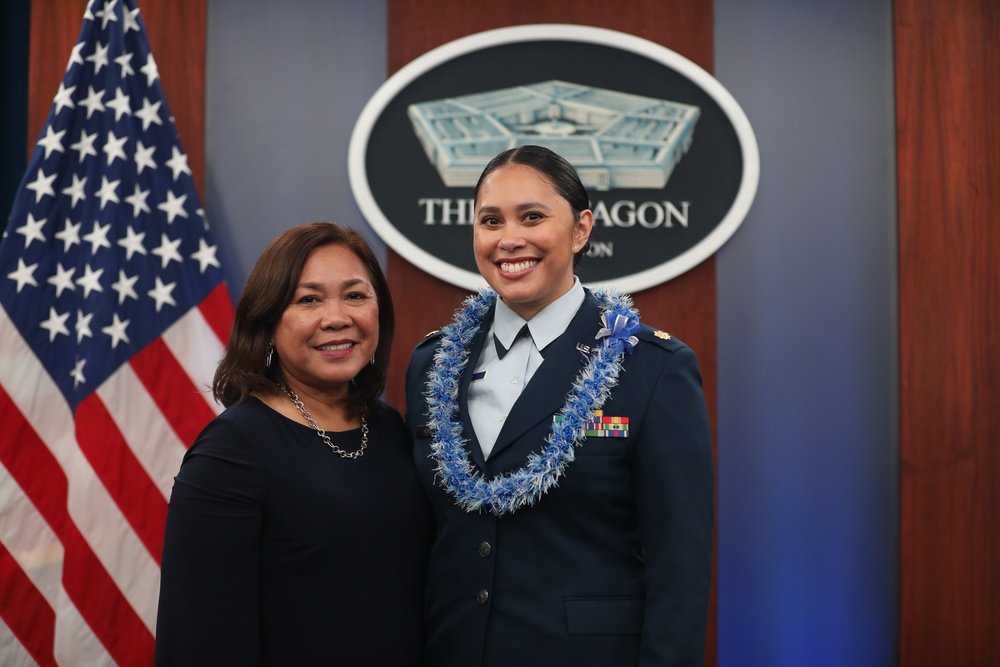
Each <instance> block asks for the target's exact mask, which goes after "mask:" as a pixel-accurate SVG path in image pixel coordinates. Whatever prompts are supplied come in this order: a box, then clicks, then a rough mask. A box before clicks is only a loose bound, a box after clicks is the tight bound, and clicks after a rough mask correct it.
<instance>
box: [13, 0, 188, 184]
mask: <svg viewBox="0 0 1000 667" xmlns="http://www.w3.org/2000/svg"><path fill="white" fill-rule="evenodd" d="M137 6H138V7H139V13H140V15H141V16H142V19H143V22H144V23H145V24H146V31H147V33H148V36H149V43H150V49H152V52H153V58H154V59H155V60H156V66H157V68H158V70H159V72H160V81H161V83H162V84H163V90H164V94H165V95H166V97H167V104H169V105H170V111H171V113H172V114H173V116H174V122H175V123H176V125H177V133H178V134H179V135H180V139H181V144H182V145H183V146H184V152H186V153H187V155H188V165H189V166H190V167H191V172H192V174H193V176H194V182H195V187H196V188H197V189H198V193H199V195H202V194H203V193H204V191H205V189H204V187H203V182H204V173H205V157H204V155H205V0H185V1H184V2H183V3H181V2H171V0H139V2H138V5H137ZM85 7H86V4H85V3H83V2H80V0H33V1H32V3H31V46H30V62H29V64H28V71H29V80H28V155H29V156H30V155H31V151H32V150H33V149H34V146H35V141H37V139H38V136H39V134H40V132H41V131H42V126H43V125H44V124H45V119H46V117H47V116H48V114H49V109H50V108H51V106H52V98H53V97H55V94H56V91H57V90H58V89H59V83H60V82H61V81H62V78H63V75H64V74H65V72H66V63H68V62H69V56H70V53H71V52H72V51H73V45H74V44H76V39H77V37H78V36H79V34H80V27H81V26H82V25H83V12H84V9H85ZM84 55H85V56H86V55H87V54H84ZM202 201H203V202H204V197H203V196H202Z"/></svg>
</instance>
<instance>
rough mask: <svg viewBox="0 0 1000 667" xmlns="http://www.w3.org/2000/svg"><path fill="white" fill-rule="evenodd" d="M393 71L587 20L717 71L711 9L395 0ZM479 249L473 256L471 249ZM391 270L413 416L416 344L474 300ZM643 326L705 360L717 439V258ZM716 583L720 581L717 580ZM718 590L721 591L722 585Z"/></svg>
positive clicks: (666, 291) (414, 273)
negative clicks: (515, 33)
mask: <svg viewBox="0 0 1000 667" xmlns="http://www.w3.org/2000/svg"><path fill="white" fill-rule="evenodd" d="M388 7H389V14H388V26H389V53H388V66H389V74H392V73H394V72H395V71H396V70H398V69H399V68H401V67H403V66H404V65H406V64H407V63H409V62H410V61H411V60H413V59H414V58H416V57H418V56H420V55H422V54H423V53H426V52H427V51H429V50H431V49H432V48H434V47H437V46H440V45H441V44H444V43H446V42H449V41H452V40H454V39H458V38H460V37H464V36H465V35H469V34H472V33H475V32H480V31H483V30H490V29H493V28H501V27H505V26H511V25H521V24H530V23H580V24H585V25H592V26H597V27H601V28H609V29H612V30H619V31H621V32H625V33H630V34H633V35H637V36H639V37H643V38H645V39H648V40H650V41H653V42H657V43H659V44H662V45H664V46H666V47H668V48H670V49H672V50H674V51H676V52H678V53H680V54H681V55H683V56H685V57H686V58H688V59H690V60H692V61H693V62H695V63H697V64H698V65H700V66H701V67H703V68H705V69H706V70H708V71H711V69H712V54H713V40H712V37H713V23H712V20H713V19H712V4H711V2H696V3H695V2H685V1H684V0H633V1H630V2H627V3H609V2H602V1H598V0H534V1H533V2H527V1H523V0H522V1H518V0H503V1H497V2H489V3H469V2H465V1H464V0H388ZM469 252H470V253H471V252H472V247H471V242H470V246H469ZM387 273H388V278H389V283H390V286H391V288H392V294H393V302H394V305H395V307H396V318H397V321H398V322H399V325H398V327H397V333H396V339H395V342H394V345H393V356H392V366H391V368H390V385H389V388H388V397H389V400H390V402H391V403H393V405H396V406H397V407H399V408H400V409H403V407H404V404H405V395H404V387H403V376H404V373H405V370H406V364H407V362H408V361H409V358H410V351H411V350H412V349H413V346H414V345H416V343H417V342H419V341H420V339H421V338H422V337H423V336H424V334H426V333H427V332H429V331H433V330H434V329H438V328H440V327H441V326H443V325H445V324H447V323H448V322H449V321H450V320H451V316H452V313H453V312H454V310H455V308H456V307H458V305H459V304H460V302H461V300H462V299H463V298H464V297H465V296H466V295H467V294H468V292H467V291H466V290H463V289H461V288H458V287H454V286H452V285H448V284H446V283H444V282H442V281H440V280H438V279H437V278H434V277H433V276H430V275H429V274H427V273H424V272H423V271H421V270H420V269H419V268H417V267H415V266H413V265H412V264H410V263H409V262H408V261H406V260H405V259H403V258H402V257H400V256H399V255H398V254H396V253H394V252H393V251H391V250H390V251H389V257H388V267H387ZM633 296H634V298H635V303H636V306H637V307H638V308H639V312H640V314H641V316H642V319H643V320H644V321H646V322H649V323H651V324H654V325H655V326H659V327H662V328H664V329H666V330H668V331H670V332H671V333H673V334H674V335H676V336H677V337H678V338H680V339H681V340H683V341H684V342H686V343H687V344H688V345H690V346H691V347H692V349H694V350H695V352H696V353H697V354H698V360H699V363H700V365H701V370H702V374H703V376H704V386H705V395H706V399H707V401H708V409H709V417H710V420H711V424H712V429H713V435H714V432H715V424H716V416H715V407H716V395H717V392H716V384H715V379H716V356H717V345H716V311H715V304H716V300H715V258H714V257H712V258H710V259H708V260H707V261H705V262H704V263H702V264H700V265H699V266H697V267H695V268H694V269H692V270H691V271H688V272H687V273H685V274H684V275H682V276H679V277H678V278H675V279H674V280H671V281H670V282H668V283H664V284H662V285H658V286H656V287H653V288H651V289H648V290H644V291H642V292H639V293H636V294H634V295H633ZM714 580H715V578H714V576H713V581H714ZM713 591H714V587H713ZM715 617H716V595H715V593H714V592H713V596H712V605H711V610H710V622H709V633H708V638H707V641H706V643H707V646H706V661H705V662H706V664H707V665H714V664H715V662H716V623H715Z"/></svg>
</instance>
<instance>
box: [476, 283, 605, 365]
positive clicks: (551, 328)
mask: <svg viewBox="0 0 1000 667" xmlns="http://www.w3.org/2000/svg"><path fill="white" fill-rule="evenodd" d="M584 297H586V292H585V291H584V289H583V285H582V284H580V279H579V278H577V277H576V276H573V286H572V287H570V288H569V291H567V292H566V293H565V294H563V295H562V296H561V297H559V298H558V299H556V300H555V301H553V302H552V303H550V304H549V305H547V306H545V308H543V309H542V310H540V311H539V312H538V314H537V315H535V316H534V317H532V318H531V320H530V321H527V322H525V320H524V318H522V317H521V316H520V315H518V314H517V313H515V312H514V311H513V310H511V308H510V306H508V305H507V304H505V303H504V302H503V300H501V299H497V306H496V314H495V315H494V317H493V335H495V336H496V337H497V340H499V341H500V344H501V345H503V346H504V347H505V348H507V349H510V346H511V345H512V344H513V343H514V338H515V337H516V336H517V333H518V332H519V331H520V330H521V328H522V327H523V326H524V325H525V324H527V325H528V331H529V332H530V333H531V339H532V340H533V341H534V343H535V348H536V349H538V350H544V349H545V348H546V347H548V345H549V343H551V342H552V341H554V340H555V339H556V338H558V337H559V336H561V335H562V332H564V331H566V327H568V326H569V323H570V322H571V321H572V320H573V316H574V315H576V312H577V311H578V310H580V306H581V305H582V304H583V300H584Z"/></svg>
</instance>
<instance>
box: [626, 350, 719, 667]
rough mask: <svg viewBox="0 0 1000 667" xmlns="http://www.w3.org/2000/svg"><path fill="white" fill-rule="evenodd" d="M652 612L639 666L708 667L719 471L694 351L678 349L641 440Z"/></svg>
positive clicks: (638, 471) (639, 480) (639, 475)
mask: <svg viewBox="0 0 1000 667" xmlns="http://www.w3.org/2000/svg"><path fill="white" fill-rule="evenodd" d="M636 451H637V456H636V459H635V463H634V471H633V474H634V476H635V480H636V489H637V502H638V512H639V522H640V531H641V532H640V539H641V542H642V547H643V551H644V562H645V569H646V586H647V590H646V610H645V615H644V624H643V633H642V645H641V648H640V660H639V664H640V665H641V666H642V667H654V666H655V667H666V666H667V665H669V666H671V667H681V666H684V667H688V666H690V667H701V665H702V664H703V654H704V647H705V632H706V624H707V617H708V600H709V593H710V588H711V578H712V572H711V570H712V565H711V564H712V527H713V521H714V510H713V493H714V473H713V465H712V436H711V432H710V429H709V423H708V415H707V410H706V407H705V398H704V394H703V393H702V388H701V374H700V373H699V371H698V363H697V360H696V358H695V355H694V352H692V351H691V349H690V348H688V347H686V346H682V347H679V348H677V349H676V350H674V351H673V353H672V354H671V355H670V358H669V360H668V361H667V363H666V364H665V366H664V367H663V369H662V371H661V373H660V375H659V378H658V380H657V381H656V385H655V388H654V390H653V393H652V395H651V397H650V402H649V405H648V407H647V411H646V418H645V420H644V423H643V426H642V432H641V434H640V442H639V443H637V449H636Z"/></svg>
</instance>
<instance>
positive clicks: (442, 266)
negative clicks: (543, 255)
mask: <svg viewBox="0 0 1000 667" xmlns="http://www.w3.org/2000/svg"><path fill="white" fill-rule="evenodd" d="M532 41H568V42H584V43H591V44H600V45H602V46H610V47H613V48H617V49H620V50H622V51H631V52H633V53H637V54H639V55H641V56H644V57H646V58H649V59H650V60H654V61H657V62H659V63H662V64H663V65H666V66H667V67H670V68H672V69H674V70H676V71H677V72H679V73H680V74H682V75H684V76H686V77H687V78H688V79H690V80H691V81H693V82H694V83H696V84H697V85H698V86H700V87H701V89H702V90H704V91H705V93H707V94H708V95H709V96H710V97H711V98H712V99H713V100H715V102H716V104H718V105H719V107H720V108H721V109H722V111H723V112H724V113H725V114H726V116H727V117H728V118H729V121H730V122H731V123H732V124H733V128H734V129H735V131H736V136H737V138H738V139H739V144H740V151H741V153H742V157H743V174H742V177H741V180H740V185H739V189H738V190H737V193H736V198H735V199H734V201H733V204H732V206H731V207H730V208H729V211H727V212H726V215H725V216H724V217H723V219H722V220H721V221H720V222H719V224H718V225H716V227H715V229H713V230H712V231H711V233H709V234H708V236H706V237H705V238H704V239H702V240H701V241H699V242H698V243H697V244H695V246H694V247H692V248H690V249H689V250H687V251H686V252H684V253H683V254H681V255H678V256H677V257H675V258H674V259H672V260H670V261H668V262H665V263H663V264H660V265H658V266H655V267H653V268H651V269H647V270H645V271H640V272H639V273H634V274H631V275H627V276H623V277H621V278H615V279H613V280H610V281H605V282H603V283H594V284H593V286H599V285H607V286H609V287H614V288H615V289H619V290H622V291H624V292H638V291H641V290H644V289H647V288H649V287H653V286H654V285H658V284H660V283H663V282H666V281H668V280H670V279H672V278H675V277H677V276H679V275H680V274H682V273H684V272H685V271H688V270H690V269H692V268H694V267H695V266H697V265H698V264H700V263H701V262H703V261H705V260H706V259H708V258H709V257H710V256H711V255H712V254H713V253H715V251H717V250H718V249H719V248H721V247H722V245H723V244H724V243H725V242H726V241H728V240H729V238H730V237H731V236H732V235H733V234H735V233H736V230H737V229H738V228H739V226H740V224H742V222H743V219H744V218H745V217H746V215H747V213H748V211H749V210H750V205H751V203H753V199H754V196H755V195H756V193H757V185H758V182H759V180H760V153H759V150H758V147H757V139H756V137H755V136H754V132H753V129H752V128H751V127H750V121H749V120H748V119H747V117H746V114H745V113H744V112H743V109H742V108H741V107H740V105H739V104H738V103H737V102H736V100H735V99H734V98H733V96H732V95H730V94H729V91H727V90H726V89H725V88H724V87H723V86H722V84H721V83H719V82H718V80H716V79H715V77H713V76H712V75H711V74H709V73H708V72H706V71H705V70H704V69H702V68H701V67H699V66H698V65H696V64H695V63H693V62H692V61H690V60H688V59H687V58H685V57H684V56H682V55H680V54H678V53H676V52H674V51H671V50H670V49H668V48H666V47H664V46H661V45H659V44H656V43H655V42H651V41H649V40H646V39H643V38H641V37H636V36H635V35H629V34H626V33H622V32H617V31H615V30H607V29H605V28H594V27H590V26H581V25H568V24H544V23H538V24H533V25H524V26H514V27H510V28H498V29H496V30H487V31H485V32H480V33H475V34H472V35H468V36H466V37H462V38H460V39H456V40H454V41H452V42H448V43H447V44H443V45H441V46H439V47H437V48H435V49H432V50H431V51H428V52H427V53H425V54H424V55H422V56H419V57H418V58H416V59H414V60H412V61H410V62H409V63H408V64H407V65H405V66H404V67H402V68H401V69H400V70H399V71H398V72H396V73H395V74H393V75H392V76H391V77H390V78H389V79H388V80H387V81H386V82H385V83H384V84H382V86H381V87H380V88H379V89H378V90H377V91H375V94H374V95H372V97H371V99H370V100H368V103H367V104H366V105H365V108H364V109H363V110H362V111H361V115H360V116H359V117H358V121H357V123H356V124H355V125H354V131H353V132H352V133H351V143H350V147H349V148H348V155H347V168H348V176H349V178H350V182H351V190H352V191H353V192H354V198H355V200H356V201H357V203H358V207H359V208H360V209H361V212H362V214H364V216H365V218H366V219H367V220H368V223H369V224H370V225H371V226H372V228H373V229H374V230H375V232H376V233H377V234H378V235H379V236H380V237H381V238H382V240H383V241H385V243H386V244H387V245H388V246H389V247H390V248H392V249H393V250H394V251H396V252H397V253H399V254H400V255H402V256H403V257H404V258H406V259H407V260H408V261H410V262H411V263H413V264H414V265H416V266H417V267H419V268H420V269H422V270H423V271H426V272H427V273H430V274H431V275H433V276H435V277H437V278H440V279H441V280H444V281H446V282H449V283H451V284H453V285H458V286H459V287H463V288H465V289H469V290H478V289H479V288H481V287H484V286H485V285H486V281H485V280H483V278H482V276H480V275H479V274H478V273H473V272H471V271H466V270H464V269H460V268H458V267H456V266H454V265H452V264H449V263H447V262H445V261H443V260H441V259H439V258H437V257H435V256H434V255H432V254H430V253H429V252H427V251H426V250H424V249H422V248H420V247H419V246H418V245H416V244H415V243H413V242H412V241H410V239H408V238H406V236H404V235H403V234H402V233H400V231H399V230H398V229H397V228H396V227H395V225H393V224H392V223H391V222H390V221H389V220H388V218H386V216H385V214H384V213H383V212H382V209H381V208H379V205H378V203H377V202H376V201H375V197H374V196H373V195H372V192H371V189H370V187H369V185H368V178H367V174H366V170H365V153H366V149H367V147H368V140H369V138H370V137H371V132H372V129H373V128H374V126H375V123H376V122H377V121H378V119H379V117H380V116H381V114H382V112H383V111H384V110H385V108H386V106H388V104H389V103H390V102H391V101H392V100H393V99H394V98H395V97H396V95H397V94H399V92H400V91H402V90H403V89H404V88H405V87H406V86H408V85H409V84H410V83H411V82H413V81H414V80H415V79H416V78H417V77H419V76H421V75H422V74H424V73H425V72H428V71H430V70H431V69H433V68H434V67H437V66H438V65H440V64H442V63H445V62H447V61H449V60H453V59H455V58H457V57H458V56H462V55H465V54H466V53H471V52H473V51H479V50H482V49H485V48H489V47H492V46H497V45H501V44H511V43H516V42H532ZM469 252H470V253H471V252H472V248H471V244H470V248H469Z"/></svg>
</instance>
